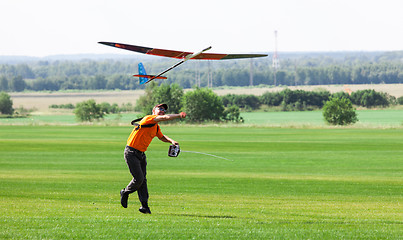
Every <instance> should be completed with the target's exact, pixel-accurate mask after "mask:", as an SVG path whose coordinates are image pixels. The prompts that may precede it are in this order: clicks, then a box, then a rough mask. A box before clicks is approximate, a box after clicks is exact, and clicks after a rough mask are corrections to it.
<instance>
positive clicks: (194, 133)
mask: <svg viewBox="0 0 403 240" xmlns="http://www.w3.org/2000/svg"><path fill="white" fill-rule="evenodd" d="M162 130H163V133H165V134H166V135H168V136H170V137H172V138H174V139H175V140H177V141H179V142H180V144H181V149H182V150H187V151H197V152H205V153H210V154H215V155H218V156H223V157H226V158H229V159H232V160H233V162H231V161H226V160H223V159H218V158H213V157H209V156H205V155H199V154H194V153H186V152H183V153H181V154H180V156H179V157H178V158H169V157H168V156H167V151H168V144H166V143H162V142H160V141H158V140H154V141H153V143H152V144H151V146H150V148H149V150H148V153H147V157H148V185H149V191H150V207H151V211H152V214H151V215H143V214H141V213H139V212H138V207H139V206H140V205H139V203H138V200H137V196H136V194H133V195H131V196H130V198H129V207H128V208H127V209H124V208H122V207H121V206H120V202H119V199H120V196H119V190H120V189H121V188H123V187H125V186H126V184H127V183H128V181H129V180H130V174H129V171H128V169H127V167H126V164H125V162H124V160H123V149H124V145H125V141H126V139H127V136H128V135H129V133H130V131H131V128H130V127H119V126H35V125H34V126H7V125H2V126H0V182H1V184H0V194H1V198H0V209H1V210H0V211H1V212H0V213H1V216H0V229H1V230H0V239H399V238H401V236H402V235H403V230H402V229H403V228H402V226H403V225H402V224H403V206H402V202H403V190H402V185H403V147H402V146H403V129H402V128H396V129H393V128H389V129H365V128H285V127H282V128H275V127H242V126H237V127H229V126H217V127H214V126H201V127H195V126H193V127H190V126H186V125H184V126H179V125H178V126H175V125H174V126H162Z"/></svg>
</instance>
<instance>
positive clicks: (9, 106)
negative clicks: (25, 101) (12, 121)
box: [0, 92, 14, 115]
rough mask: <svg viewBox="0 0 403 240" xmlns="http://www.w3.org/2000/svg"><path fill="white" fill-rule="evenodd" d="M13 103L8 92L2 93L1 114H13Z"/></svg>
mask: <svg viewBox="0 0 403 240" xmlns="http://www.w3.org/2000/svg"><path fill="white" fill-rule="evenodd" d="M13 111H14V110H13V101H12V100H11V98H10V96H9V95H8V94H7V93H6V92H1V93H0V113H1V114H10V115H11V114H13Z"/></svg>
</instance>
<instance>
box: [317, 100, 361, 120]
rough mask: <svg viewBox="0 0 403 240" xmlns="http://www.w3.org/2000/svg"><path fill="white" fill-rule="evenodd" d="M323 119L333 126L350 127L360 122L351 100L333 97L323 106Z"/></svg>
mask: <svg viewBox="0 0 403 240" xmlns="http://www.w3.org/2000/svg"><path fill="white" fill-rule="evenodd" d="M323 117H324V118H325V121H326V122H328V123H329V124H332V125H348V124H353V123H355V122H357V121H358V118H357V115H356V113H355V109H354V108H353V104H352V103H351V101H350V99H347V98H335V97H332V98H331V99H330V100H329V101H327V102H326V103H325V105H324V106H323Z"/></svg>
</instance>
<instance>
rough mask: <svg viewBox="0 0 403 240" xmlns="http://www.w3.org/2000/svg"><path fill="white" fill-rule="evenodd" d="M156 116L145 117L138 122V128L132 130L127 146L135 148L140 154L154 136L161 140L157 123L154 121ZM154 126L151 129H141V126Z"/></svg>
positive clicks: (161, 135)
mask: <svg viewBox="0 0 403 240" xmlns="http://www.w3.org/2000/svg"><path fill="white" fill-rule="evenodd" d="M155 117H157V115H147V116H145V117H144V118H143V119H142V120H141V121H140V123H139V124H140V127H139V128H134V129H133V131H132V133H131V134H130V136H129V138H128V139H127V146H130V147H132V148H135V149H137V150H139V151H141V152H145V151H146V150H147V148H148V146H149V145H150V143H151V141H152V140H153V138H154V137H155V136H157V137H158V138H162V137H163V136H164V135H163V134H162V132H161V130H160V127H159V126H158V123H157V122H156V121H154V118H155ZM148 124H155V125H154V126H152V127H141V125H148Z"/></svg>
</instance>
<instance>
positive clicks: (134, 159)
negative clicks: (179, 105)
mask: <svg viewBox="0 0 403 240" xmlns="http://www.w3.org/2000/svg"><path fill="white" fill-rule="evenodd" d="M167 110H168V106H167V105H166V104H158V105H156V106H155V107H154V108H153V111H152V115H147V116H145V117H144V118H142V119H141V121H140V122H139V124H136V123H135V124H133V122H135V121H136V120H134V121H133V122H132V124H133V125H136V127H135V128H134V129H133V131H132V133H131V134H130V136H129V138H128V139H127V145H126V148H125V152H124V156H125V161H126V163H127V166H128V167H129V170H130V173H131V174H132V176H133V179H132V180H131V181H130V183H129V184H128V185H127V187H126V188H124V189H122V190H121V191H120V203H121V204H122V206H123V207H124V208H127V200H128V198H129V194H131V193H133V192H135V191H137V194H138V197H139V200H140V202H141V207H140V209H139V211H140V212H141V213H144V214H151V211H150V208H149V207H148V189H147V179H146V166H147V161H146V155H145V154H144V152H145V151H146V150H147V148H148V146H149V145H150V143H151V141H152V139H153V138H154V137H155V136H157V137H158V138H159V139H160V140H161V141H163V142H167V143H171V144H174V145H178V142H176V141H175V140H173V139H171V138H169V137H167V136H165V135H164V134H162V132H161V130H160V127H159V126H158V123H159V122H162V121H170V120H174V119H177V118H185V117H186V113H184V112H181V113H180V114H165V113H166V111H167ZM138 120H139V119H138Z"/></svg>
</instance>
